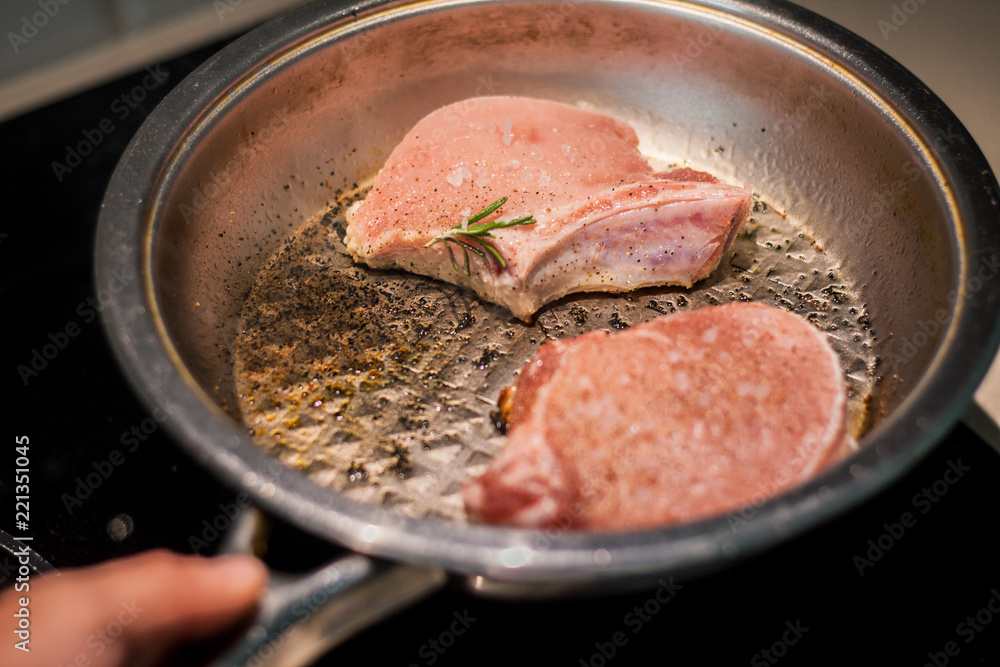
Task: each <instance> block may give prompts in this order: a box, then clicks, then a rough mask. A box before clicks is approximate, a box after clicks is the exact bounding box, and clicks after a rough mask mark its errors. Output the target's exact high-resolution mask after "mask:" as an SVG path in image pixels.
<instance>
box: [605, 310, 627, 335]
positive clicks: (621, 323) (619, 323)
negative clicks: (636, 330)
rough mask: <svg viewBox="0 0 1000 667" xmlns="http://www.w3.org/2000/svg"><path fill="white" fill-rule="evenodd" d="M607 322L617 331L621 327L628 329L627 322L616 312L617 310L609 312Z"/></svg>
mask: <svg viewBox="0 0 1000 667" xmlns="http://www.w3.org/2000/svg"><path fill="white" fill-rule="evenodd" d="M608 324H610V325H611V326H612V327H614V328H615V329H618V330H619V331H620V330H622V329H628V327H629V323H628V322H626V321H625V320H623V319H622V318H621V315H619V314H618V311H617V310H616V311H614V312H612V313H611V318H610V319H609V320H608Z"/></svg>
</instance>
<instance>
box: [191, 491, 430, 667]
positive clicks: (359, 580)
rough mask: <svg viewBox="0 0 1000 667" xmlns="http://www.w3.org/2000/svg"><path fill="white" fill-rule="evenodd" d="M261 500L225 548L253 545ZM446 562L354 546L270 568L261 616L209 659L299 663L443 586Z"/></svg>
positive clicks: (287, 666) (248, 549) (238, 664)
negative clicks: (393, 557)
mask: <svg viewBox="0 0 1000 667" xmlns="http://www.w3.org/2000/svg"><path fill="white" fill-rule="evenodd" d="M263 521H264V518H263V515H262V514H261V512H260V511H259V510H257V509H256V508H253V507H251V508H249V509H248V510H247V511H245V512H243V514H242V515H241V516H240V518H239V520H238V521H237V522H236V524H235V525H234V526H233V528H232V529H231V530H230V532H229V533H228V534H227V535H226V539H225V542H224V543H223V545H222V548H221V549H220V551H221V552H223V553H252V544H253V542H254V536H255V535H258V534H259V533H260V531H261V526H262V525H263ZM446 579H447V576H446V574H445V572H444V571H443V570H440V569H436V568H426V567H416V566H412V565H400V564H396V563H389V562H387V561H382V560H379V559H376V558H370V557H368V556H363V555H361V554H351V555H349V556H345V557H344V558H340V559H338V560H335V561H333V562H331V563H328V564H327V565H324V566H323V567H320V568H319V569H317V570H314V571H313V572H310V573H308V574H303V575H288V574H282V573H272V574H271V580H270V584H269V586H268V589H267V591H266V592H265V593H264V597H263V599H262V601H261V607H260V611H259V612H258V614H257V617H256V618H255V619H254V621H253V622H252V623H251V625H250V627H249V628H248V629H247V631H246V633H245V635H241V636H240V637H239V639H238V640H237V642H236V644H235V645H233V646H230V647H229V648H228V649H227V650H226V651H225V652H224V653H223V654H222V655H220V656H218V657H217V658H216V659H215V660H214V661H213V662H211V663H210V664H211V667H246V666H248V665H253V666H254V667H264V666H270V667H299V666H302V665H309V664H311V663H312V662H313V661H314V660H316V659H317V658H319V657H320V656H321V655H323V654H324V653H326V652H327V651H329V650H330V649H331V648H333V647H334V646H336V645H337V644H339V643H340V642H342V641H344V640H345V639H347V638H348V637H350V636H352V635H354V634H355V633H357V632H360V631H361V630H363V629H365V628H367V627H368V626H370V625H372V624H374V623H376V622H378V621H380V620H382V619H384V618H386V617H388V616H390V615H391V614H393V613H395V612H396V611H399V610H400V609H403V608H404V607H407V606H409V605H411V604H414V603H415V602H417V601H419V600H420V599H422V598H424V597H425V596H427V595H429V594H430V593H432V592H433V591H435V590H437V589H438V588H440V587H442V586H443V585H444V583H445V581H446Z"/></svg>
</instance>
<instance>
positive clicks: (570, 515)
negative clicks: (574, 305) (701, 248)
mask: <svg viewBox="0 0 1000 667" xmlns="http://www.w3.org/2000/svg"><path fill="white" fill-rule="evenodd" d="M846 412H847V392H846V388H845V384H844V379H843V371H842V369H841V363H840V359H839V357H838V355H837V354H836V353H835V352H834V350H833V349H832V348H831V347H830V345H829V343H828V342H827V341H826V338H825V336H824V335H823V334H822V332H820V331H819V330H817V329H816V328H815V327H814V326H812V325H811V324H809V323H808V322H806V321H805V320H804V319H802V318H800V317H798V316H797V315H794V314H791V313H788V312H786V311H784V310H781V309H778V308H775V307H771V306H765V305H761V304H750V303H735V304H727V305H723V306H717V307H705V308H701V309H699V310H697V311H693V312H685V313H677V314H674V315H668V316H664V317H660V318H657V319H655V320H652V321H650V322H647V323H645V324H641V325H637V326H634V327H632V328H630V329H628V330H626V331H624V332H620V333H615V334H610V335H609V334H607V333H606V332H604V331H594V332H591V333H588V334H584V335H582V336H578V337H576V338H572V339H568V340H559V341H555V342H550V343H547V344H545V345H543V346H542V347H541V348H540V349H539V351H538V354H537V356H536V357H535V358H534V359H533V360H531V361H530V362H529V363H528V364H527V365H526V366H525V367H524V369H523V370H522V371H521V374H520V376H519V377H518V380H517V382H516V384H515V387H514V393H513V397H512V398H511V400H510V407H509V416H508V421H509V424H510V426H509V430H508V433H507V438H506V443H505V445H504V449H503V451H502V453H501V454H500V456H499V457H498V458H497V459H495V460H494V461H493V462H491V464H490V465H489V467H488V468H487V470H486V472H485V473H484V474H482V475H481V476H480V477H478V478H476V479H474V480H472V481H471V482H469V483H467V484H466V486H465V487H464V489H463V496H464V500H465V505H466V510H467V513H468V514H469V516H470V517H471V518H473V519H476V520H479V521H483V522H488V523H496V524H506V525H514V526H524V527H546V526H552V525H559V526H563V527H565V526H575V527H579V528H586V529H604V530H613V529H626V528H643V527H653V526H663V525H668V524H673V523H678V522H686V521H692V520H696V519H701V518H705V517H710V516H713V515H719V514H723V513H726V512H731V511H735V510H738V509H740V508H741V507H743V506H746V505H748V504H750V503H752V502H754V503H756V502H760V501H761V500H762V499H763V498H766V497H769V496H772V495H774V494H777V493H780V492H782V491H785V490H786V489H789V488H791V487H793V486H796V485H797V484H800V483H801V482H803V481H805V480H807V479H809V478H810V477H812V476H813V475H815V474H816V473H817V472H819V471H820V470H822V469H823V468H824V467H825V466H826V465H827V464H829V463H830V462H831V461H833V460H835V459H836V458H838V457H839V456H840V455H841V454H843V453H844V452H846V451H848V448H849V447H850V446H851V444H852V443H853V440H852V438H851V436H850V434H849V432H848V425H847V414H846Z"/></svg>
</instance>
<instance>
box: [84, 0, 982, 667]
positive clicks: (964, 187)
mask: <svg viewBox="0 0 1000 667" xmlns="http://www.w3.org/2000/svg"><path fill="white" fill-rule="evenodd" d="M482 94H520V95H531V96H537V97H546V98H550V99H556V100H561V101H567V102H578V101H583V102H586V103H587V104H589V105H592V106H593V107H595V108H598V109H600V110H603V111H606V112H609V113H612V114H615V115H617V116H619V117H622V118H623V119H625V120H628V121H629V122H632V123H633V124H635V125H636V126H637V127H639V128H640V129H641V130H642V131H641V132H640V135H641V136H643V137H645V141H646V144H645V148H647V149H649V150H650V151H651V152H654V153H656V154H658V155H663V156H666V157H667V158H668V159H673V160H675V161H677V162H685V163H687V164H689V165H691V166H693V167H696V168H701V169H705V170H707V171H710V172H712V173H714V174H715V175H717V176H718V177H720V178H722V179H723V180H726V181H731V182H736V183H741V184H746V185H748V186H750V187H752V188H753V190H754V192H755V193H757V194H758V195H759V197H760V199H761V200H762V201H766V202H768V203H769V204H770V205H771V206H772V207H774V208H775V209H777V210H779V211H781V212H783V213H786V214H787V216H788V219H789V220H791V221H794V224H795V226H796V228H797V229H801V230H802V231H803V233H804V234H806V235H808V237H809V238H811V239H812V240H814V241H815V246H816V247H817V248H821V249H822V250H823V252H824V253H826V255H827V256H829V257H832V258H835V259H836V263H837V266H836V268H837V270H838V271H839V272H841V273H842V275H843V276H845V277H846V278H847V279H848V280H849V282H850V284H851V285H852V288H853V290H854V291H855V294H856V298H857V299H858V300H859V303H861V304H863V306H864V308H865V309H866V316H867V319H868V323H867V324H866V327H867V328H866V332H868V333H869V334H870V341H871V344H872V345H873V346H874V354H875V357H876V359H877V360H876V361H875V362H873V365H872V368H871V369H870V370H871V371H872V372H873V373H874V377H875V378H876V382H875V384H874V387H873V389H872V395H871V399H870V401H869V403H870V405H869V419H868V421H867V422H866V424H865V426H864V433H863V434H862V437H861V438H860V442H859V449H858V451H857V452H855V453H854V454H852V455H851V456H850V457H848V458H847V459H846V460H844V461H842V462H841V463H839V464H837V465H835V466H833V467H832V468H830V469H829V470H827V471H825V472H824V473H823V474H821V475H820V476H818V477H817V478H815V479H813V480H812V481H810V482H808V483H806V484H804V485H802V486H800V487H798V488H796V489H794V490H792V491H790V492H787V493H784V494H782V495H780V496H778V497H775V498H772V499H770V500H769V501H767V502H766V503H763V504H761V505H760V506H757V507H755V508H754V511H753V512H750V513H747V516H746V518H745V520H744V521H743V522H742V523H741V525H740V527H739V530H735V529H734V528H733V526H732V524H731V522H730V521H727V519H726V517H717V518H715V519H711V520H706V521H699V522H696V523H691V524H686V525H680V526H673V527H667V528H662V529H658V530H644V531H631V532H612V533H599V534H597V533H582V532H575V531H556V532H555V533H547V534H545V535H544V536H542V537H544V540H540V539H539V538H540V536H541V535H540V533H538V532H537V531H529V530H520V529H509V528H498V527H490V526H478V525H469V524H467V523H464V522H461V521H453V520H446V519H440V518H435V517H424V518H414V517H413V516H407V515H405V514H404V513H401V512H399V511H397V510H395V509H393V508H392V507H387V506H381V505H378V504H372V503H365V502H359V501H356V500H354V499H352V498H350V497H348V496H347V495H346V494H343V493H338V492H333V491H331V490H330V489H329V488H326V487H324V486H321V485H319V484H317V483H315V482H314V481H313V480H312V479H310V477H309V476H307V475H305V474H303V473H302V472H300V471H298V470H296V469H293V468H292V467H289V466H286V465H283V464H282V463H281V462H280V461H278V460H277V459H276V458H275V457H273V456H269V455H268V454H266V453H265V452H264V451H263V450H262V448H261V447H259V446H257V445H256V444H255V443H254V441H253V439H252V438H251V436H250V434H249V433H248V429H247V427H246V426H245V425H244V424H243V423H241V419H240V416H239V396H238V391H237V388H236V378H235V377H234V373H233V340H234V336H235V330H236V328H237V324H238V321H239V316H240V312H241V310H242V309H243V308H244V306H245V305H246V300H247V297H248V295H249V294H251V289H252V286H253V283H254V280H255V277H256V276H257V274H258V272H259V270H260V269H261V268H262V267H263V266H264V264H265V262H266V261H267V259H268V257H269V256H271V254H272V253H273V252H274V251H275V250H276V249H278V248H279V247H280V246H281V244H282V243H283V242H284V241H285V240H286V239H287V238H288V237H289V236H290V235H291V234H293V233H294V232H295V230H296V229H297V228H298V227H299V226H300V225H301V224H303V223H305V222H306V221H307V220H309V219H311V218H313V217H315V216H317V215H319V214H321V213H322V212H323V211H325V210H326V209H327V207H328V206H330V204H331V203H334V202H335V201H336V200H337V197H338V196H339V192H338V191H341V190H343V189H351V188H352V187H354V185H355V184H363V183H364V182H365V181H366V180H368V179H370V178H371V177H372V175H373V174H374V173H375V172H376V171H377V170H378V168H379V167H380V165H381V164H382V162H383V161H384V160H385V158H386V157H387V155H388V153H389V152H390V151H391V149H392V147H393V146H394V145H395V143H396V142H398V140H399V139H400V138H401V137H402V136H403V134H404V133H405V132H406V131H407V130H408V129H409V128H410V127H412V125H413V124H414V123H415V122H416V121H417V120H418V119H419V118H421V117H422V116H423V115H425V114H426V113H428V112H429V111H431V110H433V109H434V108H437V107H439V106H442V105H444V104H447V103H450V102H454V101H457V100H462V99H466V98H470V97H473V96H476V95H482ZM998 222H1000V197H998V189H997V183H996V180H995V178H994V176H993V175H992V173H991V172H990V170H989V167H988V166H987V163H986V161H985V159H984V158H983V156H982V154H981V153H980V151H979V150H978V148H977V147H976V146H975V144H974V142H973V141H972V139H971V138H970V136H969V135H968V133H967V132H966V131H965V129H964V128H963V127H962V126H961V124H960V123H959V122H958V120H957V119H956V118H955V116H954V115H953V114H952V113H951V112H950V111H949V110H948V109H947V108H946V107H945V106H944V105H943V103H942V102H941V101H940V100H939V99H938V98H937V97H936V96H934V95H933V94H932V93H931V92H930V91H929V90H928V89H927V88H926V87H925V86H924V85H923V84H922V83H920V82H919V81H918V80H917V79H916V78H914V77H913V76H912V75H911V74H910V73H908V72H907V71H906V70H905V69H903V68H902V67H901V66H900V65H898V64H897V63H895V62H894V61H892V60H891V59H890V58H888V57H887V56H886V55H885V54H883V53H882V52H880V51H879V50H877V49H876V48H874V47H872V46H871V45H870V44H868V43H866V42H864V41H863V40H861V39H860V38H858V37H857V36H855V35H853V34H851V33H849V32H846V31H845V30H843V29H841V28H839V27H837V26H836V25H833V24H831V23H830V22H828V21H825V20H823V19H821V18H820V17H818V16H816V15H814V14H812V13H810V12H808V11H805V10H803V9H800V8H797V7H795V6H792V5H790V4H787V3H784V2H777V1H767V2H754V3H751V2H745V1H734V2H713V1H701V2H694V1H692V2H683V1H676V2H674V1H669V0H650V1H641V0H635V1H608V0H597V1H589V0H563V1H562V2H544V1H524V2H517V1H515V2H496V1H491V0H473V1H463V0H458V1H456V0H429V1H427V2H418V3H412V4H405V3H399V2H366V3H361V4H359V5H355V6H352V7H345V6H344V5H342V4H338V3H334V2H322V1H321V2H316V3H313V4H311V5H308V6H306V7H303V8H300V9H298V10H295V11H293V12H290V13H288V14H286V15H284V16H282V17H279V18H278V19H276V20H274V21H272V22H270V23H268V24H266V25H264V26H262V27H260V28H258V29H256V30H254V31H253V32H252V33H250V34H248V35H246V36H245V37H243V38H241V39H240V40H238V41H236V42H234V43H233V44H231V45H230V46H228V47H227V48H226V49H224V50H223V51H221V52H220V53H219V54H217V55H216V56H215V57H213V58H212V59H211V60H209V61H208V62H207V63H205V64H204V65H203V66H202V67H201V68H199V69H198V70H197V71H196V72H195V73H194V74H192V75H191V76H190V77H189V78H188V79H186V80H185V81H184V82H182V83H181V84H180V85H179V86H178V87H177V89H175V90H174V91H173V92H172V93H171V94H170V95H169V96H168V97H167V98H166V99H165V100H164V102H163V103H162V104H161V105H160V106H159V107H158V108H157V109H156V111H155V112H154V113H153V114H152V115H151V116H150V118H149V119H148V121H147V122H146V123H145V124H144V125H143V127H142V128H141V130H140V131H139V132H138V134H137V135H136V137H135V138H134V140H133V141H132V143H131V144H130V146H129V148H128V149H127V151H126V153H125V155H124V157H123V158H122V161H121V163H120V164H119V166H118V168H117V170H116V172H115V174H114V176H113V178H112V181H111V183H110V185H109V188H108V191H107V194H106V197H105V200H104V205H103V209H102V213H101V217H100V223H99V229H98V237H97V258H96V264H97V269H96V279H97V284H98V286H101V285H106V284H111V283H112V280H116V281H117V282H116V283H115V284H123V285H124V287H123V288H122V289H121V291H120V293H119V294H118V295H117V298H116V299H115V300H114V302H113V303H112V304H111V305H110V306H109V307H108V308H107V309H106V310H105V311H104V312H103V315H104V322H105V326H106V329H107V332H108V334H109V336H110V338H111V341H112V344H113V347H114V349H115V352H116V355H117V357H118V359H119V361H120V363H121V365H122V366H123V368H124V369H125V372H126V374H127V375H128V377H129V379H130V381H131V382H132V384H133V386H134V387H135V388H136V390H137V391H138V392H139V394H140V395H141V396H142V397H143V399H144V400H145V401H146V402H147V404H148V405H149V406H151V407H153V406H156V407H160V408H161V409H163V410H164V411H166V412H167V414H168V415H169V418H168V420H167V421H166V422H165V425H166V427H167V428H168V429H169V430H170V431H171V433H172V434H173V435H174V436H175V437H176V438H177V439H178V440H179V441H180V442H181V443H182V444H183V445H184V446H185V447H186V448H187V449H188V450H189V451H190V452H191V453H192V454H193V455H194V456H195V457H196V458H197V459H198V460H199V461H200V462H202V463H203V464H204V465H205V466H207V467H208V468H210V469H211V470H213V471H215V472H216V473H217V474H218V475H219V476H220V477H221V478H222V479H223V480H225V481H226V482H227V483H229V484H230V485H232V486H233V487H237V488H239V489H241V490H242V491H245V492H246V493H248V494H249V495H250V497H252V498H253V499H254V501H255V502H256V503H257V504H258V505H259V506H260V507H262V508H264V509H266V510H267V511H268V512H270V513H273V514H275V515H276V516H278V517H280V518H282V519H284V520H287V521H288V522H290V523H292V524H293V525H295V526H298V527H299V528H301V529H303V530H305V531H308V532H311V533H314V534H316V535H319V536H321V537H323V538H325V539H327V540H330V541H332V542H335V543H338V544H340V545H343V546H345V547H347V548H349V549H351V550H353V551H354V552H356V554H355V555H352V556H350V557H348V558H347V559H345V560H344V561H341V562H338V563H334V564H332V565H330V566H328V567H327V568H324V569H321V570H320V571H318V572H316V573H314V574H313V575H310V576H308V577H305V578H301V579H298V580H295V581H292V582H290V583H287V584H284V583H280V582H279V585H278V586H277V587H276V588H275V590H274V591H273V592H272V593H271V595H270V597H269V598H268V601H267V602H266V604H265V609H264V614H263V617H262V620H261V622H260V624H259V625H258V626H256V628H255V629H254V630H253V631H252V632H251V633H250V635H249V638H248V639H249V641H250V643H251V646H250V648H246V647H241V648H239V649H237V650H235V651H234V652H233V653H232V654H230V655H228V656H226V657H225V658H224V659H223V662H224V663H225V664H242V663H243V662H252V663H253V664H264V661H265V659H266V660H273V661H275V664H295V663H296V662H301V661H303V660H308V659H309V658H310V657H312V656H315V654H316V653H317V652H318V651H320V650H322V647H323V646H326V645H329V643H330V642H332V641H336V640H338V639H339V638H340V637H343V636H344V635H345V634H346V633H347V632H349V631H351V630H353V629H354V628H356V627H359V626H361V625H363V624H364V623H368V622H373V621H374V620H377V619H378V618H380V617H381V616H382V615H383V614H385V613H388V612H389V611H391V610H392V609H393V608H395V607H397V606H399V605H400V604H406V603H408V602H411V601H413V600H415V599H418V598H419V596H420V595H422V594H425V593H426V592H428V591H430V590H433V589H434V588H435V587H437V586H440V585H442V584H443V583H444V582H445V581H446V580H448V581H451V582H454V583H457V584H461V585H465V586H467V587H468V588H469V590H472V591H476V592H479V593H483V594H493V595H531V596H539V595H558V594H567V593H572V592H579V591H597V592H600V591H601V590H612V589H614V590H620V589H622V588H624V587H635V586H648V585H652V584H653V582H655V581H656V580H657V579H658V578H660V577H663V576H664V575H668V574H681V573H693V572H700V571H707V570H710V569H713V568H719V567H724V566H725V565H726V564H727V563H730V562H733V561H734V560H736V559H740V558H743V557H745V556H747V555H749V554H753V553H757V552H759V551H761V550H763V549H765V548H767V547H769V546H772V545H774V544H776V543H778V542H780V541H782V540H785V539H788V538H789V537H791V536H793V535H796V534H798V533H800V532H802V531H804V530H806V529H808V528H811V527H815V526H816V525H818V524H820V523H821V522H823V521H824V520H826V519H829V518H830V517H832V516H834V515H836V514H838V513H841V512H844V511H845V510H847V509H848V508H850V507H852V506H854V505H856V504H857V503H859V502H861V501H862V500H864V499H866V498H868V497H870V496H871V495H872V494H874V493H876V492H877V491H878V490H879V489H881V488H883V487H884V486H886V485H887V484H889V483H890V482H891V481H892V480H893V479H895V478H896V477H897V476H899V475H900V474H901V473H902V472H903V471H905V470H906V469H907V468H909V467H910V466H911V465H912V464H913V463H914V462H915V461H916V460H918V459H919V458H920V457H921V456H923V455H924V454H925V453H926V452H928V451H929V450H930V449H931V448H932V447H933V446H934V445H935V443H936V442H937V441H938V440H939V439H940V438H941V437H942V435H943V434H944V433H946V432H947V430H948V429H949V427H950V426H951V425H952V424H953V423H954V422H955V420H956V419H958V417H959V416H960V415H961V414H962V411H963V409H964V408H965V407H966V406H967V404H968V403H969V401H970V400H971V396H972V393H973V391H974V390H975V388H976V386H977V384H978V382H979V380H980V379H981V378H982V376H983V375H984V373H985V371H986V368H987V366H988V364H989V363H990V361H991V359H992V357H993V355H994V353H995V351H996V348H997V344H998V333H1000V328H998V315H1000V310H998V306H997V304H998V296H1000V281H997V280H996V279H995V276H996V273H997V271H998V269H1000V266H998V261H1000V259H998V258H1000V236H998V234H997V230H998V224H997V223H998ZM726 270H730V269H728V268H726ZM766 278H767V277H766V276H765V277H764V279H766ZM647 296H648V295H647ZM558 307H559V305H558V304H557V305H555V306H553V308H558ZM805 381H807V380H805ZM254 516H255V515H254V514H253V513H247V514H245V515H244V522H243V523H242V524H241V525H240V526H238V530H236V531H234V533H233V536H232V537H231V544H232V545H238V544H241V543H242V544H244V545H245V544H247V543H248V542H249V538H248V535H249V534H250V533H251V532H252V531H253V530H254V525H253V519H254ZM445 573H447V576H446V574H445ZM304 599H305V600H311V601H312V602H314V603H315V604H312V605H310V610H311V613H310V614H308V617H309V620H308V621H307V622H305V623H302V624H299V625H297V626H295V627H298V628H299V630H294V629H289V628H291V627H292V625H291V621H292V620H296V621H298V620H302V618H301V617H298V618H295V617H296V614H294V613H292V611H291V610H292V609H294V608H295V607H294V605H295V604H296V602H298V603H301V602H302V601H303V600H304ZM300 608H301V604H300ZM292 633H295V634H296V635H297V637H296V639H295V640H294V641H284V638H286V637H290V636H291V634H292ZM279 639H280V641H279Z"/></svg>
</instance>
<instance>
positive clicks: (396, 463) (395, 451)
mask: <svg viewBox="0 0 1000 667" xmlns="http://www.w3.org/2000/svg"><path fill="white" fill-rule="evenodd" d="M387 453H388V454H389V455H390V457H392V458H393V459H394V460H393V461H392V463H390V464H389V466H388V467H387V468H386V470H387V471H388V472H391V473H392V474H394V475H396V476H397V477H400V478H403V479H405V478H407V477H409V476H410V475H412V474H413V462H412V461H411V460H410V452H409V451H408V450H407V449H406V447H404V446H403V445H401V444H399V443H398V442H394V443H392V444H391V445H390V446H389V449H388V452H387Z"/></svg>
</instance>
